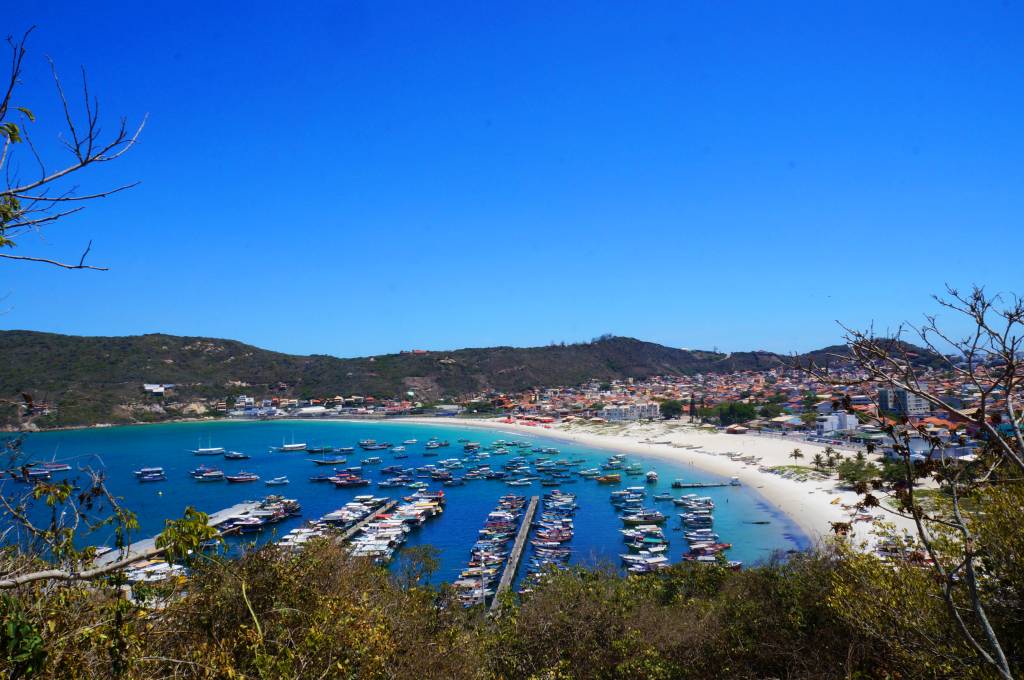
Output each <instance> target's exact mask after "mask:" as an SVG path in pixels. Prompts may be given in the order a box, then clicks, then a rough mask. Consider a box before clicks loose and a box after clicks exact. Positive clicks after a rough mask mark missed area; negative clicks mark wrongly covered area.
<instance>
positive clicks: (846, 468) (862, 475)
mask: <svg viewBox="0 0 1024 680" xmlns="http://www.w3.org/2000/svg"><path fill="white" fill-rule="evenodd" d="M836 473H837V475H838V476H839V479H841V480H842V481H844V482H847V483H848V484H850V485H856V484H867V483H868V482H870V481H871V480H873V479H877V478H878V473H879V469H878V466H876V465H875V464H873V463H868V462H866V461H857V460H844V461H843V462H841V463H840V464H839V468H838V470H837V471H836Z"/></svg>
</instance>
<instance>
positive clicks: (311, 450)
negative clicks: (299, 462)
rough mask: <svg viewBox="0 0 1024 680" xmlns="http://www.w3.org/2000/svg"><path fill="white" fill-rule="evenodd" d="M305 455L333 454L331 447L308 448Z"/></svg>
mask: <svg viewBox="0 0 1024 680" xmlns="http://www.w3.org/2000/svg"><path fill="white" fill-rule="evenodd" d="M306 453H334V447H333V446H310V447H308V448H307V449H306Z"/></svg>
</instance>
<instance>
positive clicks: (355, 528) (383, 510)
mask: <svg viewBox="0 0 1024 680" xmlns="http://www.w3.org/2000/svg"><path fill="white" fill-rule="evenodd" d="M396 505H398V501H388V502H387V503H385V504H384V505H382V506H380V508H379V509H377V510H375V511H374V512H371V513H370V514H369V515H367V516H366V517H364V518H363V519H361V520H359V521H358V522H356V523H355V524H353V525H352V526H350V527H349V528H348V529H346V530H345V533H343V534H342V535H341V537H340V538H339V539H338V540H339V541H341V542H342V543H344V542H345V541H347V540H349V539H350V538H352V537H353V536H355V535H356V534H358V533H359V532H360V531H362V530H363V527H365V526H366V525H367V524H369V523H370V522H372V521H373V520H375V519H377V518H378V517H380V516H381V515H386V514H387V513H389V512H391V510H392V508H394V507H395V506H396Z"/></svg>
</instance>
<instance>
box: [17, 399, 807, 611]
mask: <svg viewBox="0 0 1024 680" xmlns="http://www.w3.org/2000/svg"><path fill="white" fill-rule="evenodd" d="M293 437H294V439H295V441H296V442H303V441H305V442H318V444H317V446H316V447H315V448H321V449H324V448H328V447H327V446H326V445H321V444H319V442H330V448H333V449H334V453H331V454H327V455H326V456H323V454H319V453H318V454H316V455H315V456H308V455H301V454H300V455H292V454H286V453H282V452H279V451H271V450H270V449H271V448H276V447H279V446H280V444H281V442H282V441H283V442H284V443H285V444H288V443H290V442H291V440H292V438H293ZM200 438H201V441H202V442H203V444H204V445H205V444H207V443H208V442H210V441H212V443H213V445H215V446H222V447H223V448H224V449H225V451H235V452H240V453H243V454H244V455H245V456H247V457H246V458H244V459H237V460H234V459H231V458H228V457H226V456H223V455H222V456H220V457H219V458H216V459H214V457H212V456H211V457H209V458H206V457H203V458H200V460H199V461H197V460H196V458H195V456H193V454H191V453H190V451H191V450H193V449H195V443H196V441H197V440H199V439H200ZM412 439H415V440H417V443H415V444H411V443H406V442H408V441H410V440H412ZM459 439H465V441H463V442H458V443H457V444H456V442H457V440H459ZM370 440H372V441H370ZM449 441H450V442H451V445H450V448H449V447H446V446H444V445H443V444H444V443H446V442H449ZM389 442H392V444H388V443H389ZM399 442H401V443H399ZM385 444H388V446H387V447H386V448H371V449H370V450H371V451H373V453H372V454H369V453H368V454H365V457H366V458H367V459H369V458H374V457H376V458H380V460H381V462H380V463H371V464H369V465H366V466H359V465H349V466H348V467H345V466H343V465H342V464H341V463H339V464H337V465H314V464H311V462H310V461H311V460H315V461H317V462H318V461H319V459H320V458H321V456H323V457H333V456H336V455H337V453H338V452H339V451H341V450H342V449H345V448H352V449H354V450H361V449H365V447H366V446H370V447H379V446H383V445H385ZM397 447H403V448H404V449H405V450H404V451H396V450H395V449H396V448H397ZM26 448H27V450H28V452H29V453H30V454H31V455H32V457H33V458H32V459H34V460H47V461H49V460H51V459H53V458H54V451H55V450H57V449H59V451H60V455H59V456H58V457H57V458H56V459H55V460H54V463H53V464H56V465H58V466H63V465H67V466H69V468H70V469H68V470H63V471H60V470H54V471H52V472H51V471H50V470H44V469H43V468H42V467H40V470H42V471H43V472H46V473H47V474H50V475H52V479H55V480H58V479H62V478H64V476H67V477H68V478H73V476H74V475H75V474H76V470H77V469H78V468H79V467H84V466H94V467H98V466H99V465H100V462H102V465H103V466H104V468H103V469H104V470H105V474H106V476H107V479H108V485H109V487H110V489H111V491H112V492H113V493H115V494H116V495H118V496H121V497H122V498H123V499H124V500H123V504H124V506H125V507H126V508H128V509H131V510H132V511H134V512H136V514H137V516H138V518H139V523H140V529H139V532H138V533H139V534H141V535H143V536H155V535H156V534H157V533H159V532H160V531H161V530H162V528H163V525H164V520H166V519H168V518H174V517H180V516H181V513H182V511H183V509H184V507H185V506H187V505H192V506H194V507H196V508H197V509H199V510H203V511H207V512H210V511H214V520H215V521H216V518H217V516H219V515H222V514H223V512H222V509H225V508H227V509H230V508H234V507H235V506H237V505H239V504H243V503H245V502H246V501H252V499H253V498H254V497H261V496H262V495H263V494H260V493H259V492H260V491H263V490H264V489H266V492H270V491H272V490H278V489H280V490H282V491H286V495H287V496H288V497H290V498H293V499H296V501H297V502H299V503H301V507H302V514H303V515H304V517H305V518H323V517H325V516H328V515H330V514H331V513H334V512H335V511H338V510H339V509H340V508H343V507H345V506H346V505H347V504H349V503H357V501H356V499H357V498H361V497H364V496H370V497H371V498H379V497H388V496H390V498H385V502H387V501H391V500H395V501H396V502H397V505H396V506H395V507H394V508H393V509H392V510H390V511H389V512H386V513H383V514H394V513H397V512H399V509H400V508H401V506H403V505H404V504H409V503H413V504H415V503H426V502H428V500H429V499H428V500H424V499H425V498H426V497H424V496H420V497H419V500H414V501H409V500H407V499H410V498H415V497H416V495H417V494H437V493H439V492H441V491H443V492H444V502H445V503H446V504H447V505H448V506H450V507H452V508H453V509H454V510H453V511H452V512H445V513H438V514H436V515H431V516H430V518H429V521H423V522H419V521H418V520H416V521H413V520H410V521H405V520H403V522H402V523H403V524H405V525H406V526H407V527H408V529H409V530H408V531H401V532H398V531H395V530H394V529H395V527H394V526H390V525H388V524H381V525H380V527H379V529H380V531H379V532H378V534H377V535H376V536H374V538H375V539H380V540H379V541H378V546H377V547H381V546H383V547H385V548H386V549H385V550H382V551H380V553H381V554H380V555H379V557H381V558H382V562H387V563H390V562H391V561H392V560H393V558H394V556H395V554H397V553H398V552H400V550H401V549H402V548H403V547H407V546H408V547H411V546H418V545H430V546H433V547H435V548H437V549H438V551H439V553H438V560H439V566H438V569H437V570H436V572H435V573H433V574H432V575H431V576H430V580H431V582H434V583H441V582H449V583H454V582H456V581H457V580H459V579H460V578H461V573H462V571H463V570H464V569H466V554H467V552H466V551H467V550H468V549H469V548H470V546H472V545H473V544H474V543H475V542H476V541H477V540H478V539H479V538H480V534H479V532H480V529H481V527H482V526H484V524H485V523H486V519H487V516H488V514H489V513H490V512H492V511H493V510H494V509H495V504H496V502H497V500H498V499H499V498H501V497H502V496H504V495H508V494H513V495H519V496H521V497H523V498H524V499H525V500H524V501H523V506H522V508H521V512H522V513H523V514H525V512H526V510H527V506H528V505H529V499H530V498H531V497H534V496H536V497H538V504H537V509H536V511H535V515H534V518H533V520H532V523H533V524H539V523H546V526H545V527H543V529H541V528H540V527H534V531H533V532H532V533H531V534H530V535H529V536H528V537H527V539H526V544H525V547H524V548H523V549H522V550H521V551H519V554H518V568H517V569H516V570H514V571H513V574H514V577H513V578H512V579H511V585H510V586H509V587H510V588H515V589H520V590H521V589H522V588H523V587H524V584H526V583H527V581H528V580H529V579H530V578H532V576H531V575H532V574H533V573H534V572H536V571H543V570H544V569H545V568H546V567H548V566H551V565H554V566H564V565H569V564H577V563H582V564H595V563H598V562H614V563H619V562H620V558H619V553H621V552H623V548H622V546H623V537H622V535H621V534H620V529H623V528H626V527H639V526H643V524H642V522H644V521H648V520H650V521H661V518H659V517H658V515H654V514H651V515H648V516H647V517H646V518H643V517H637V518H636V519H631V520H629V521H630V522H641V524H631V525H627V524H625V523H624V521H623V519H622V514H623V512H622V511H623V510H625V509H630V510H633V509H639V510H647V511H651V512H655V511H656V512H659V513H660V514H661V517H663V518H664V521H663V523H662V524H661V526H663V527H664V534H665V536H673V535H678V533H677V532H681V531H683V529H682V528H681V525H680V524H679V523H680V522H681V520H680V519H679V518H678V514H680V513H682V512H683V511H684V510H685V508H684V507H681V506H679V505H673V504H672V502H671V500H675V499H677V498H678V497H679V495H680V493H679V492H678V491H676V493H674V494H673V493H671V491H673V490H674V489H672V487H671V483H672V480H675V479H681V480H683V481H684V483H687V484H707V485H708V486H707V487H706V488H704V489H703V490H702V491H703V493H705V494H706V495H709V496H713V497H714V502H715V506H716V510H715V513H714V514H715V517H714V524H713V527H714V530H715V532H717V533H720V534H721V535H722V536H728V537H729V540H730V542H731V543H732V546H733V547H732V548H731V549H730V552H729V554H730V559H735V560H738V561H742V562H744V563H745V564H751V563H756V562H757V561H758V560H763V559H767V558H768V557H770V556H771V555H772V553H773V551H777V550H783V551H784V550H788V549H798V548H800V547H801V546H802V545H805V541H806V539H804V538H803V536H802V535H801V534H800V533H799V532H798V531H797V530H796V528H795V527H794V526H792V525H791V524H790V523H788V522H787V518H786V517H785V516H784V515H782V514H781V513H779V512H778V511H777V510H776V509H775V508H773V507H771V506H769V505H768V504H767V503H765V502H764V501H763V500H762V499H760V498H759V497H758V496H757V495H756V492H752V491H751V490H750V489H749V488H747V487H738V486H733V485H731V484H729V480H728V479H724V480H723V479H721V478H715V477H714V476H710V475H704V474H702V473H701V472H700V471H697V470H694V469H692V468H688V467H685V466H679V465H675V466H673V465H672V464H670V463H668V462H665V461H661V460H651V459H644V458H643V457H642V456H639V455H622V454H617V455H615V456H612V457H611V458H609V455H608V452H607V451H599V450H594V449H588V448H587V447H585V446H580V445H576V444H573V443H571V442H565V441H555V440H549V439H546V438H545V437H544V436H543V433H541V432H537V433H529V436H526V435H524V433H508V432H500V431H494V432H481V431H469V430H467V429H465V428H460V427H458V426H453V425H450V424H447V423H445V422H443V421H440V419H439V422H438V423H437V424H436V425H435V424H432V423H430V424H411V423H410V424H406V423H401V422H395V423H374V422H369V423H363V422H309V423H296V422H290V421H283V422H220V423H213V424H204V423H194V424H193V423H188V424H185V423H182V424H170V425H149V426H136V427H119V428H97V429H92V430H79V431H67V432H52V433H42V434H35V435H32V436H31V437H29V438H28V439H27V441H26ZM431 454H434V455H431ZM438 454H440V455H438ZM349 458H350V459H351V457H349ZM200 461H202V462H203V464H202V465H198V466H197V463H199V462H200ZM332 462H334V461H332ZM605 466H607V467H605ZM627 468H630V469H631V470H637V469H639V471H640V474H639V475H632V474H627V472H626V469H627ZM652 471H653V472H656V473H657V475H658V477H657V479H656V480H655V479H653V476H652V475H648V474H647V473H648V472H652ZM595 472H597V473H598V474H596V475H595V474H594V473H595ZM136 473H138V474H136ZM615 474H617V475H620V476H621V477H620V481H619V482H618V483H617V484H615V483H609V484H601V483H599V482H597V481H596V479H595V477H598V476H605V475H615ZM253 477H255V478H256V479H253ZM279 478H284V479H287V480H289V482H290V483H289V484H288V485H287V486H279V487H277V488H276V489H275V488H273V487H265V482H266V481H273V480H277V479H279ZM232 480H236V481H232ZM246 480H250V481H249V482H248V483H245V481H246ZM257 480H258V481H257ZM624 480H629V481H628V482H627V481H624ZM325 482H326V483H325ZM508 482H513V484H511V485H510V484H508ZM254 489H256V490H257V491H255V492H254ZM637 489H643V490H644V493H645V495H644V496H643V497H642V498H643V501H642V502H641V503H640V505H639V506H637V501H636V498H635V497H633V496H635V494H634V492H635V491H636V490H637ZM692 490H693V491H697V488H693V489H692ZM568 491H571V492H572V495H573V496H574V498H573V500H572V501H571V503H569V502H568V501H565V502H566V503H569V505H573V506H574V505H575V504H577V503H578V504H579V505H580V506H581V507H585V508H587V511H586V513H581V514H580V515H579V516H576V517H575V519H574V522H573V531H572V535H573V538H572V541H571V546H572V547H571V550H570V548H569V547H568V546H569V543H564V544H558V543H556V542H555V541H540V539H539V538H538V533H539V532H540V531H543V532H545V534H546V535H547V536H548V537H555V536H557V535H559V533H558V532H556V531H553V530H552V526H554V524H555V522H556V521H558V522H561V521H562V520H563V519H564V520H570V521H571V520H572V519H573V518H572V517H571V516H569V515H565V514H564V513H563V511H562V510H560V509H557V508H556V507H555V506H556V505H557V503H556V502H555V500H553V499H552V500H550V501H549V500H548V496H549V494H553V493H556V492H557V494H558V495H560V496H562V497H563V498H564V497H565V495H566V493H567V492H568ZM620 491H629V492H630V494H631V497H627V498H623V499H621V501H622V503H623V507H617V506H616V505H614V504H612V503H610V502H609V501H610V500H611V499H612V498H615V499H616V502H618V501H619V496H620V494H618V492H620ZM613 494H615V496H613ZM549 504H550V505H551V507H549ZM673 509H674V512H670V510H673ZM374 510H376V511H378V512H380V509H379V507H375V508H374ZM234 513H235V514H238V511H237V510H236V511H234ZM557 513H563V514H562V515H561V516H558V517H556V514H557ZM227 514H228V515H230V514H232V513H231V512H228V513H227ZM363 519H365V517H359V520H363ZM698 521H699V520H698ZM309 524H310V523H309V522H308V520H307V519H303V518H301V517H297V516H292V515H288V516H283V517H281V519H280V521H279V522H278V523H277V524H275V526H274V531H267V530H263V531H259V530H258V528H259V527H258V526H257V524H256V523H255V522H253V523H252V524H251V525H249V526H240V527H238V532H237V534H235V533H230V534H229V535H228V538H227V541H228V546H229V548H230V549H231V550H236V549H240V547H241V546H242V545H247V544H249V543H251V542H253V541H256V542H258V543H261V542H265V541H268V540H280V539H281V538H283V537H286V536H287V535H288V534H289V533H290V532H292V531H293V530H302V531H300V532H299V533H298V534H297V535H296V536H295V537H293V539H289V541H288V543H292V542H295V543H297V544H298V543H301V542H302V541H303V540H305V539H306V538H307V537H309V536H313V535H317V533H316V532H313V533H310V532H308V531H307V530H308V529H309V528H310V527H309ZM333 524H335V525H339V523H338V522H334V523H333ZM340 524H344V523H343V522H342V523H340ZM349 526H350V525H347V524H346V525H345V528H344V529H341V530H340V531H345V530H347V529H348V528H349ZM519 528H520V524H519V523H518V522H517V523H516V525H515V527H514V528H513V529H512V530H511V533H510V536H509V537H508V541H507V545H505V549H506V551H507V553H508V555H506V557H508V556H510V554H511V552H512V549H513V547H514V543H515V539H516V537H517V535H518V531H519ZM331 532H332V533H337V530H336V529H334V528H333V527H332V528H331ZM389 532H390V533H389ZM236 535H237V536H238V538H235V536H236ZM112 538H113V537H112V536H109V537H106V536H104V535H103V534H102V533H100V534H97V535H96V536H95V537H91V543H93V544H98V543H99V544H101V543H104V542H108V541H110V542H112ZM352 538H355V535H354V534H353V535H352V536H350V537H348V538H346V540H350V539H352ZM679 538H680V540H673V541H670V542H667V544H666V546H667V547H666V550H665V555H666V557H667V559H668V561H670V562H671V563H677V562H680V561H682V560H683V559H684V558H685V556H686V555H687V554H688V552H689V551H688V548H687V544H686V542H685V541H683V540H681V539H682V537H681V536H679ZM384 539H387V540H386V541H385V540H384ZM392 539H400V540H392ZM535 542H546V543H549V544H551V545H541V546H538V545H535ZM368 543H369V541H367V544H368ZM366 549H367V550H368V551H369V550H370V549H369V546H368V545H367V548H366ZM505 566H506V561H505V560H504V559H503V560H502V561H501V564H500V565H499V566H497V567H494V568H493V573H494V577H493V584H492V589H493V590H495V591H496V590H497V588H498V586H499V581H500V580H501V577H502V575H503V573H504V571H505ZM490 568H491V567H490V566H486V565H485V566H484V567H483V569H482V570H481V571H488V570H489V569H490ZM623 568H624V569H625V566H624V567H623ZM492 594H493V593H492ZM490 600H491V597H490V596H488V597H487V601H488V603H489V602H490Z"/></svg>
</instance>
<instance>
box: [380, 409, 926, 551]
mask: <svg viewBox="0 0 1024 680" xmlns="http://www.w3.org/2000/svg"><path fill="white" fill-rule="evenodd" d="M391 422H418V423H424V424H437V423H438V422H439V419H437V418H403V419H401V421H391ZM440 422H446V423H451V424H457V425H459V426H463V427H471V428H473V427H475V428H484V429H489V430H497V431H501V432H507V433H510V434H516V435H520V436H521V435H533V436H544V437H551V438H553V439H562V440H567V441H572V442H576V443H579V444H584V445H586V446H589V447H593V448H599V449H607V450H609V451H618V452H623V453H637V454H642V455H644V456H652V457H659V458H665V459H668V460H672V461H675V462H682V463H685V464H688V465H692V466H694V467H695V468H698V469H700V470H703V471H706V472H710V473H712V474H716V475H721V476H722V477H725V478H731V477H737V478H739V480H740V482H741V483H742V484H743V485H744V486H746V487H749V488H752V489H755V490H756V491H757V493H759V494H760V495H761V496H763V497H764V498H765V499H766V500H767V501H768V502H769V503H771V504H772V505H774V506H776V507H778V508H779V509H780V510H781V511H782V512H784V513H785V514H786V515H788V516H789V517H790V518H792V520H793V521H794V522H795V523H796V524H797V526H799V527H800V529H801V530H802V531H803V532H804V533H805V534H806V535H807V536H808V537H809V538H810V539H811V541H812V542H818V541H820V540H821V539H823V538H826V537H829V536H832V535H833V533H832V523H833V522H850V521H851V520H852V519H853V518H854V517H855V516H856V514H857V513H856V512H855V511H854V510H853V509H852V506H853V505H854V504H855V503H856V502H857V500H858V497H857V494H855V493H854V492H853V491H850V490H845V489H840V488H838V487H837V480H836V479H835V477H834V475H833V476H832V477H831V478H825V477H824V476H823V475H817V474H809V475H808V474H799V473H797V474H790V475H787V476H783V475H781V474H778V473H776V472H771V471H769V468H773V467H780V466H793V465H794V464H798V465H801V466H810V460H811V459H812V458H813V457H814V455H815V454H816V453H821V454H823V455H824V450H825V445H819V444H815V443H813V442H807V441H803V440H797V439H793V438H786V437H780V436H773V435H749V434H744V435H734V434H725V433H723V432H716V431H713V430H707V429H700V428H696V427H693V426H689V425H685V424H682V423H679V422H655V423H607V424H590V423H587V424H574V423H560V424H552V425H550V426H548V427H541V426H538V425H532V426H531V425H526V424H521V423H508V422H506V421H505V420H503V419H494V420H489V419H487V420H485V419H478V418H445V419H443V421H440ZM794 448H799V449H800V450H801V452H802V453H803V454H804V457H803V458H802V459H801V460H799V461H794V460H793V459H792V458H790V457H789V455H790V454H791V453H792V452H793V449H794ZM834 448H835V449H836V450H837V451H839V452H840V453H842V454H844V455H853V453H855V451H854V450H853V449H847V448H843V447H838V446H836V447H834ZM730 454H732V455H731V456H730ZM740 457H742V458H744V459H745V460H739V458H740ZM801 477H803V478H804V479H803V480H801V479H800V478H801ZM844 506H845V507H844ZM872 515H873V516H874V517H875V518H877V519H881V520H884V521H886V522H891V523H893V524H895V525H896V527H897V528H898V529H900V530H907V531H911V530H912V528H913V524H912V522H910V521H909V520H906V519H904V518H901V517H897V516H896V515H894V514H893V513H891V512H886V511H885V510H883V509H881V508H875V509H874V510H873V512H872ZM874 529H875V526H874V523H873V522H870V521H856V522H853V533H852V534H851V540H852V542H853V544H854V545H856V546H858V547H861V548H863V549H870V547H871V546H873V545H875V543H876V542H877V539H878V537H877V536H876V535H875V533H874Z"/></svg>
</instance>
